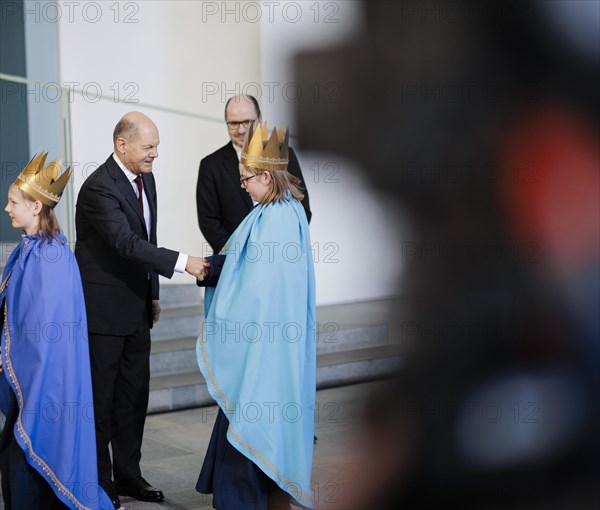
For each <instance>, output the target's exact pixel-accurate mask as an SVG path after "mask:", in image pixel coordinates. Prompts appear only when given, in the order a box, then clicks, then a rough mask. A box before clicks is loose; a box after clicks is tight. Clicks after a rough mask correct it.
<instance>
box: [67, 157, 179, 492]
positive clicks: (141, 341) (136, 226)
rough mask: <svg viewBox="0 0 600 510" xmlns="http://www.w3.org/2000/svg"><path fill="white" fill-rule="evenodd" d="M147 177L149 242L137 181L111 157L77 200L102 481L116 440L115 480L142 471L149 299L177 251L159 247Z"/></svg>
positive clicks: (167, 273)
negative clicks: (136, 187) (131, 178)
mask: <svg viewBox="0 0 600 510" xmlns="http://www.w3.org/2000/svg"><path fill="white" fill-rule="evenodd" d="M142 180H143V186H144V190H145V193H146V197H147V199H148V204H149V207H150V212H151V232H150V239H148V235H147V232H146V226H145V223H144V217H143V215H142V212H141V210H140V206H139V202H138V198H137V196H136V194H135V192H134V190H133V187H132V184H131V183H130V182H129V180H128V179H127V177H126V176H125V174H124V173H123V171H122V170H121V169H120V168H119V166H118V165H117V163H116V162H115V161H114V159H113V156H112V155H111V156H110V157H109V158H108V159H107V160H106V162H105V163H104V164H103V165H101V166H100V167H99V168H98V169H97V170H96V171H95V172H94V173H92V174H91V175H90V176H89V177H88V179H87V180H86V181H85V183H84V184H83V186H82V188H81V191H80V192H79V196H78V199H77V212H76V216H75V219H76V228H77V243H76V246H75V255H76V257H77V261H78V263H79V267H80V269H81V276H82V280H83V290H84V294H85V300H86V307H87V317H88V329H89V337H90V356H91V361H92V381H93V389H94V405H95V416H96V431H97V443H98V456H99V459H98V465H99V473H98V474H99V479H100V482H103V481H104V480H107V479H108V480H110V478H111V466H110V458H108V442H109V441H110V440H111V438H112V450H113V462H114V474H115V482H117V480H118V479H127V478H132V477H136V476H138V475H140V468H139V461H140V458H141V453H140V448H141V442H142V435H143V429H144V423H145V418H146V412H147V407H148V390H149V388H148V384H149V373H150V368H149V356H150V328H151V326H152V309H151V306H152V299H158V294H159V293H158V274H162V275H163V276H166V277H171V276H172V275H173V271H174V268H175V264H176V262H177V257H178V255H179V254H178V252H176V251H173V250H169V249H166V248H157V247H156V186H155V182H154V176H153V175H152V173H146V174H142ZM107 366H109V367H110V368H109V369H108V370H107V369H106V367H107ZM111 380H114V381H115V384H114V387H115V390H114V400H113V394H112V392H110V391H109V390H108V388H112V384H109V381H111ZM113 406H114V408H113ZM111 416H112V423H113V424H114V425H113V428H114V433H113V430H111Z"/></svg>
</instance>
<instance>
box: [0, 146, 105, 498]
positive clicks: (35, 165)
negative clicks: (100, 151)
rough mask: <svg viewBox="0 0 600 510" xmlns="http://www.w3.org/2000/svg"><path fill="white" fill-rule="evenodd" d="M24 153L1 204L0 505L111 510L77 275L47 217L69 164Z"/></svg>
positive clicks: (54, 223) (57, 230) (65, 180)
mask: <svg viewBox="0 0 600 510" xmlns="http://www.w3.org/2000/svg"><path fill="white" fill-rule="evenodd" d="M46 157H47V153H41V154H40V155H38V156H36V157H34V158H33V159H32V160H31V161H30V162H29V164H28V165H27V166H26V167H25V169H24V170H23V171H22V172H21V173H20V175H19V176H18V177H17V180H16V181H15V182H14V183H13V184H11V186H10V189H9V191H8V203H7V205H6V208H5V209H4V210H5V211H6V212H7V213H8V215H9V217H10V219H11V220H12V225H13V227H14V228H17V229H20V230H23V231H24V232H25V235H24V236H23V239H22V240H21V242H20V243H19V244H18V246H17V247H16V248H15V250H14V251H13V252H12V254H11V256H10V258H9V259H8V261H7V263H6V267H5V269H4V274H3V276H2V284H1V286H0V292H1V293H0V302H1V303H2V308H3V314H2V318H3V325H2V335H1V343H0V351H1V366H0V408H1V410H2V413H3V414H4V415H5V416H6V422H5V425H4V430H3V432H2V437H1V439H0V472H1V474H2V496H3V498H4V503H5V506H6V508H7V509H10V508H14V509H16V508H27V509H28V510H54V509H59V508H70V509H77V510H84V509H89V510H112V509H113V504H112V503H111V501H110V498H109V497H108V496H107V495H106V493H105V492H104V491H103V490H102V489H101V488H100V486H99V485H98V473H97V466H96V440H95V430H94V406H93V402H92V386H91V375H90V358H89V350H88V339H87V322H86V314H85V304H84V300H83V290H82V286H81V276H80V274H79V268H78V266H77V262H76V260H75V257H74V255H73V252H72V251H71V250H70V248H69V247H68V245H67V239H66V237H65V236H64V235H63V234H62V233H61V231H60V227H59V225H58V222H57V220H56V216H55V215H54V207H55V206H56V204H58V202H59V200H60V198H61V196H62V193H63V190H64V188H65V186H66V185H67V184H68V182H69V178H70V176H71V169H70V168H69V169H67V170H66V171H65V172H63V174H62V175H61V176H60V177H59V171H60V166H61V163H60V162H56V161H53V162H51V163H50V164H48V165H47V166H44V165H45V162H46Z"/></svg>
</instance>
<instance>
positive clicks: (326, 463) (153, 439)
mask: <svg viewBox="0 0 600 510" xmlns="http://www.w3.org/2000/svg"><path fill="white" fill-rule="evenodd" d="M379 384H381V383H379V382H371V383H363V384H357V385H351V386H343V387H338V388H329V389H324V390H320V391H318V392H317V408H316V410H317V412H316V416H315V433H316V435H317V438H318V441H317V443H316V445H315V450H314V463H313V487H312V488H313V493H314V499H315V506H316V507H317V508H321V509H327V508H336V507H337V506H338V504H339V502H340V501H341V500H342V497H343V492H344V490H345V488H346V487H347V486H348V484H349V483H351V481H352V480H354V474H355V470H356V468H357V460H358V457H359V451H358V448H357V445H358V444H360V441H359V435H360V432H359V431H360V420H361V413H362V410H363V404H364V402H365V401H366V399H368V396H369V394H370V393H371V392H372V391H373V390H374V389H375V388H376V387H377V385H379ZM216 414H217V408H216V406H213V407H203V408H199V409H189V410H184V411H177V412H172V413H164V414H155V415H151V416H149V417H148V419H147V421H146V430H145V436H144V445H143V450H142V455H143V456H142V471H143V474H144V476H145V477H146V478H147V479H148V481H149V482H150V483H152V484H153V485H155V486H156V487H159V488H161V489H162V490H163V491H164V493H165V498H166V499H165V501H164V502H163V503H161V504H158V503H143V502H139V501H135V500H133V499H131V498H127V497H124V498H122V499H121V502H122V504H123V506H124V507H125V509H126V510H171V509H177V510H179V509H186V510H200V509H211V508H212V505H211V500H212V498H211V496H206V495H203V494H199V493H197V492H195V490H194V486H195V484H196V479H197V477H198V473H199V471H200V467H201V465H202V460H203V455H204V452H205V451H206V448H207V446H208V441H209V439H210V434H211V431H212V427H213V423H214V420H215V417H216Z"/></svg>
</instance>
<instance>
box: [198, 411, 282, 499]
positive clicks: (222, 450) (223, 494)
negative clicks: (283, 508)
mask: <svg viewBox="0 0 600 510" xmlns="http://www.w3.org/2000/svg"><path fill="white" fill-rule="evenodd" d="M228 427H229V421H228V420H227V417H226V416H225V413H223V411H222V410H221V409H219V414H218V415H217V419H216V421H215V426H214V428H213V431H212V435H211V437H210V443H209V445H208V450H207V451H206V457H205V458H204V463H203V464H202V469H201V470H200V476H199V477H198V482H197V483H196V490H197V491H198V492H201V493H202V494H213V507H214V508H215V509H217V510H265V509H266V508H267V500H268V497H269V493H270V492H272V491H273V490H276V489H277V485H276V484H275V482H274V481H273V480H271V479H270V478H269V477H268V476H267V475H266V474H265V473H263V471H262V470H261V469H260V468H259V467H258V466H257V465H256V464H254V462H252V461H251V460H250V459H248V458H247V457H246V456H244V455H243V454H242V453H240V452H239V451H238V450H237V449H236V448H235V447H234V446H233V445H232V444H231V443H230V442H229V441H228V440H227V428H228Z"/></svg>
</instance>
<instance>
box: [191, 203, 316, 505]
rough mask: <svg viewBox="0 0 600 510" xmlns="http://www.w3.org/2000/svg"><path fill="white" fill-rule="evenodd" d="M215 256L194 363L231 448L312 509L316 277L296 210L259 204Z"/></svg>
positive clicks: (292, 205)
mask: <svg viewBox="0 0 600 510" xmlns="http://www.w3.org/2000/svg"><path fill="white" fill-rule="evenodd" d="M221 254H225V255H227V257H226V260H225V264H224V266H223V269H222V272H221V275H220V279H219V283H218V285H217V287H216V288H215V289H213V288H207V289H206V293H205V298H204V305H205V323H204V325H203V330H202V334H201V335H200V337H199V339H198V343H197V354H198V364H199V366H200V369H201V371H202V374H203V375H204V377H205V379H206V382H207V386H208V389H209V391H210V394H211V395H212V397H213V398H214V399H215V400H216V401H217V403H218V404H219V406H220V407H221V409H222V410H223V412H224V413H225V415H226V416H227V418H228V420H229V429H228V431H227V438H228V440H229V442H230V443H231V444H232V445H233V446H235V447H236V448H237V449H238V450H239V451H240V452H241V453H242V454H244V455H245V456H246V457H248V458H249V459H250V460H252V461H253V462H254V463H255V464H256V465H258V466H259V467H260V468H261V469H262V471H264V472H265V473H266V474H267V475H268V476H269V477H270V478H272V479H273V480H274V481H275V482H276V483H277V484H278V485H279V487H281V488H282V489H283V490H285V491H286V492H288V493H289V494H290V495H291V496H293V497H294V498H295V499H296V501H298V502H299V503H300V504H302V505H304V506H306V507H310V508H312V502H311V487H310V482H311V471H312V455H313V434H314V409H315V407H314V406H315V397H316V392H315V385H316V375H315V369H316V345H315V338H316V335H315V327H316V322H315V321H316V317H315V281H314V268H313V261H312V254H311V250H310V236H309V231H308V222H307V220H306V213H305V212H304V209H303V208H302V205H301V204H300V202H298V201H297V200H295V199H291V198H288V199H287V200H282V201H279V202H277V203H270V204H267V205H258V206H256V207H255V208H254V209H253V210H252V211H251V213H250V214H249V215H248V216H247V217H246V218H245V219H244V221H243V222H242V223H241V224H240V226H239V227H238V228H237V229H236V231H235V232H234V233H233V234H232V235H231V238H230V239H229V241H228V243H227V245H226V246H225V248H223V250H222V251H221Z"/></svg>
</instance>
